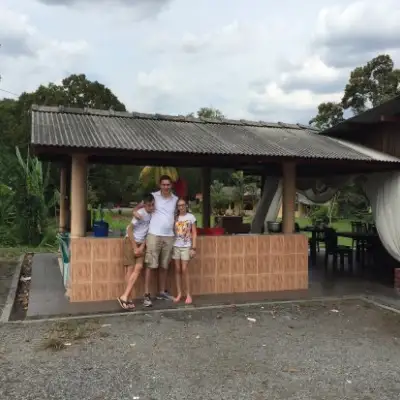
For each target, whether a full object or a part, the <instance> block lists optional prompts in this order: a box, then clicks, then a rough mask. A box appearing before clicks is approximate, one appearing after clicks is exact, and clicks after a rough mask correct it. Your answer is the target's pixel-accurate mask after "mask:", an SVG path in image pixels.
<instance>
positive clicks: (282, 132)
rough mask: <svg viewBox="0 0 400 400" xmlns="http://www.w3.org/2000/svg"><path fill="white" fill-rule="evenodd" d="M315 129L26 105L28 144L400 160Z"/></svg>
mask: <svg viewBox="0 0 400 400" xmlns="http://www.w3.org/2000/svg"><path fill="white" fill-rule="evenodd" d="M317 133H318V131H317V130H315V129H313V128H310V127H308V126H304V125H300V124H299V125H295V124H283V123H268V122H252V121H244V120H240V121H239V120H238V121H235V120H226V119H224V120H208V119H198V118H191V117H182V116H166V115H157V114H155V115H153V114H138V113H127V112H116V111H102V110H92V109H67V108H63V107H47V106H40V107H39V106H33V107H32V138H31V143H32V145H33V146H39V145H40V146H57V147H69V148H71V147H78V148H87V149H114V150H133V151H154V152H173V153H179V152H181V153H193V154H210V155H248V156H277V157H297V158H319V159H342V160H359V161H387V162H400V159H397V158H395V157H391V156H388V155H386V154H383V153H376V152H375V153H374V154H373V155H372V156H371V154H367V153H365V152H363V151H361V150H362V147H361V146H359V148H358V149H357V148H355V147H354V144H351V145H350V144H347V143H346V142H344V141H338V140H335V139H333V138H329V137H326V136H321V135H318V134H317ZM360 149H361V150H360Z"/></svg>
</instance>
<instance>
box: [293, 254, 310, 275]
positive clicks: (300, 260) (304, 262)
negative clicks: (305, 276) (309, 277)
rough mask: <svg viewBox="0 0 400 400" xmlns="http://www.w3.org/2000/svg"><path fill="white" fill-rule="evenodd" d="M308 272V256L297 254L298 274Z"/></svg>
mask: <svg viewBox="0 0 400 400" xmlns="http://www.w3.org/2000/svg"><path fill="white" fill-rule="evenodd" d="M307 271H308V255H307V254H297V255H296V272H297V273H305V272H307Z"/></svg>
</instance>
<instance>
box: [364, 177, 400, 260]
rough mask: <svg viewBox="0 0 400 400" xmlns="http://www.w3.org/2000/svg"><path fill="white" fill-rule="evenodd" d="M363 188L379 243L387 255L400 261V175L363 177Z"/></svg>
mask: <svg viewBox="0 0 400 400" xmlns="http://www.w3.org/2000/svg"><path fill="white" fill-rule="evenodd" d="M363 186H364V191H365V193H366V195H367V196H368V199H369V201H370V203H371V208H372V214H373V217H374V220H375V225H376V230H377V231H378V234H379V237H380V239H381V242H382V244H383V246H384V247H385V249H386V250H387V251H388V253H389V254H390V255H391V256H392V257H393V258H394V259H395V260H397V261H400V207H399V200H400V173H399V172H389V173H377V174H371V175H368V176H365V177H364V179H363Z"/></svg>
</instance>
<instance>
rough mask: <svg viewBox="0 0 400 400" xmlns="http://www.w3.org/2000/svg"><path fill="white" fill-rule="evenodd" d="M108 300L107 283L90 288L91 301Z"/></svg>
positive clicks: (95, 284) (96, 284)
mask: <svg viewBox="0 0 400 400" xmlns="http://www.w3.org/2000/svg"><path fill="white" fill-rule="evenodd" d="M107 298H108V283H106V282H103V283H94V284H93V286H92V300H93V301H99V300H104V299H107Z"/></svg>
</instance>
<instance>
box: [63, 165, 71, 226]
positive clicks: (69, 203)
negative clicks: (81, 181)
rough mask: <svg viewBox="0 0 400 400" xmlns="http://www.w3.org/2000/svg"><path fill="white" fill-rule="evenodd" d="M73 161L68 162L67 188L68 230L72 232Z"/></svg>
mask: <svg viewBox="0 0 400 400" xmlns="http://www.w3.org/2000/svg"><path fill="white" fill-rule="evenodd" d="M71 163H72V161H71V160H69V161H68V162H67V185H66V187H67V189H66V199H65V207H66V214H67V215H66V230H67V232H71Z"/></svg>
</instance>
